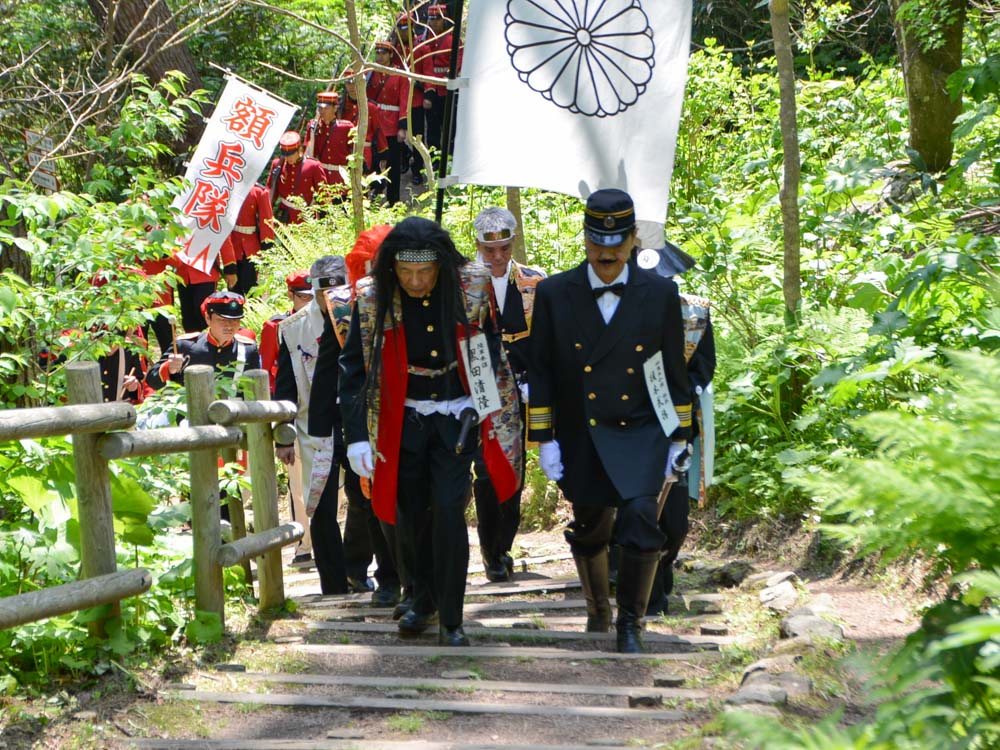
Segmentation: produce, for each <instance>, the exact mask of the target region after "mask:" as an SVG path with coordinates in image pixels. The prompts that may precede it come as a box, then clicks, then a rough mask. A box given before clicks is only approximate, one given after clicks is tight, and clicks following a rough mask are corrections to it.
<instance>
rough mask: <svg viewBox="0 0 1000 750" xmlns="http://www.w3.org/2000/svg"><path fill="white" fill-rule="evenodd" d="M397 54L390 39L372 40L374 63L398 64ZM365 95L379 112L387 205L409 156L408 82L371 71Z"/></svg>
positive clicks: (395, 200)
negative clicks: (386, 165)
mask: <svg viewBox="0 0 1000 750" xmlns="http://www.w3.org/2000/svg"><path fill="white" fill-rule="evenodd" d="M398 59H399V56H398V54H397V53H396V48H395V47H393V45H392V43H391V42H376V43H375V63H376V64H377V65H382V66H384V67H387V68H394V67H398ZM368 98H369V99H370V100H371V101H373V102H375V104H377V105H378V108H379V112H381V114H382V132H383V133H385V137H386V140H387V141H388V142H389V148H388V150H387V151H386V153H385V160H386V161H388V162H389V186H388V188H387V190H386V201H387V202H388V204H389V205H390V206H391V205H392V204H394V203H398V202H399V182H400V177H401V176H402V169H401V164H402V159H403V156H404V155H405V156H406V158H409V149H407V148H406V117H407V109H408V108H409V84H408V82H407V80H406V79H405V78H403V76H401V75H396V74H395V73H387V72H384V71H381V70H375V71H372V75H371V78H369V79H368Z"/></svg>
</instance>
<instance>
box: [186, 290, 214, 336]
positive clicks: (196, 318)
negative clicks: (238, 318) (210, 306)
mask: <svg viewBox="0 0 1000 750" xmlns="http://www.w3.org/2000/svg"><path fill="white" fill-rule="evenodd" d="M215 287H216V283H215V282H214V281H202V282H200V283H198V284H180V285H178V287H177V297H178V299H180V301H181V325H183V326H184V331H185V332H187V333H196V332H198V333H200V332H201V331H204V330H205V329H206V328H207V327H208V322H207V321H206V320H205V316H204V315H202V314H201V303H202V302H204V301H205V299H206V298H207V297H208V295H210V294H211V293H212V292H214V291H215Z"/></svg>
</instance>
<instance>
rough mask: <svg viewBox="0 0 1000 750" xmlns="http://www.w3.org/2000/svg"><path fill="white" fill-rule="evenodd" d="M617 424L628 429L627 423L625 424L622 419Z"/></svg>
mask: <svg viewBox="0 0 1000 750" xmlns="http://www.w3.org/2000/svg"><path fill="white" fill-rule="evenodd" d="M618 424H619V425H620V426H622V427H628V422H626V421H625V420H624V419H623V420H622V421H621V422H619V423H618Z"/></svg>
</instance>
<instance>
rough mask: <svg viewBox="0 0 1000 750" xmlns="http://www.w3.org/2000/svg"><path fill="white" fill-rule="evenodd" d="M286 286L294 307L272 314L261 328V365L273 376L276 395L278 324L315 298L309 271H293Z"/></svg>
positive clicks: (287, 278) (272, 385) (287, 279)
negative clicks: (284, 311)
mask: <svg viewBox="0 0 1000 750" xmlns="http://www.w3.org/2000/svg"><path fill="white" fill-rule="evenodd" d="M285 286H287V287H288V299H290V300H291V301H292V309H291V310H289V311H288V312H286V313H278V314H277V315H272V316H271V317H270V318H269V319H268V320H267V321H265V322H264V326H263V327H262V328H261V329H260V366H261V369H263V370H267V373H268V375H270V376H271V395H274V383H275V377H276V376H277V374H278V324H279V323H280V322H281V321H283V320H284V319H285V318H287V317H288V316H289V315H292V314H293V313H297V312H298V311H299V310H301V309H302V308H303V307H305V306H306V305H308V304H309V303H310V302H311V301H312V298H313V288H312V284H310V283H309V272H308V271H292V272H291V273H290V274H288V275H287V276H286V277H285Z"/></svg>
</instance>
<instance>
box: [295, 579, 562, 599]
mask: <svg viewBox="0 0 1000 750" xmlns="http://www.w3.org/2000/svg"><path fill="white" fill-rule="evenodd" d="M313 578H314V580H315V581H316V584H315V585H316V586H319V579H317V578H315V576H313ZM286 583H287V579H286ZM290 588H293V587H292V586H290ZM578 588H580V579H578V578H529V579H525V580H522V581H516V580H515V581H511V582H509V583H483V584H479V585H475V584H474V585H471V586H466V589H465V596H466V598H468V597H470V596H513V595H516V594H535V593H542V592H546V591H571V590H573V589H578ZM320 597H322V598H324V599H327V600H329V601H341V600H343V601H360V600H365V599H368V600H370V599H371V594H336V595H333V596H327V597H323V595H322V594H318V593H310V594H298V595H297V596H296V597H294V598H295V599H296V600H299V599H301V600H302V601H315V600H316V599H318V598H320ZM347 597H356V598H355V599H348V598H347Z"/></svg>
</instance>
